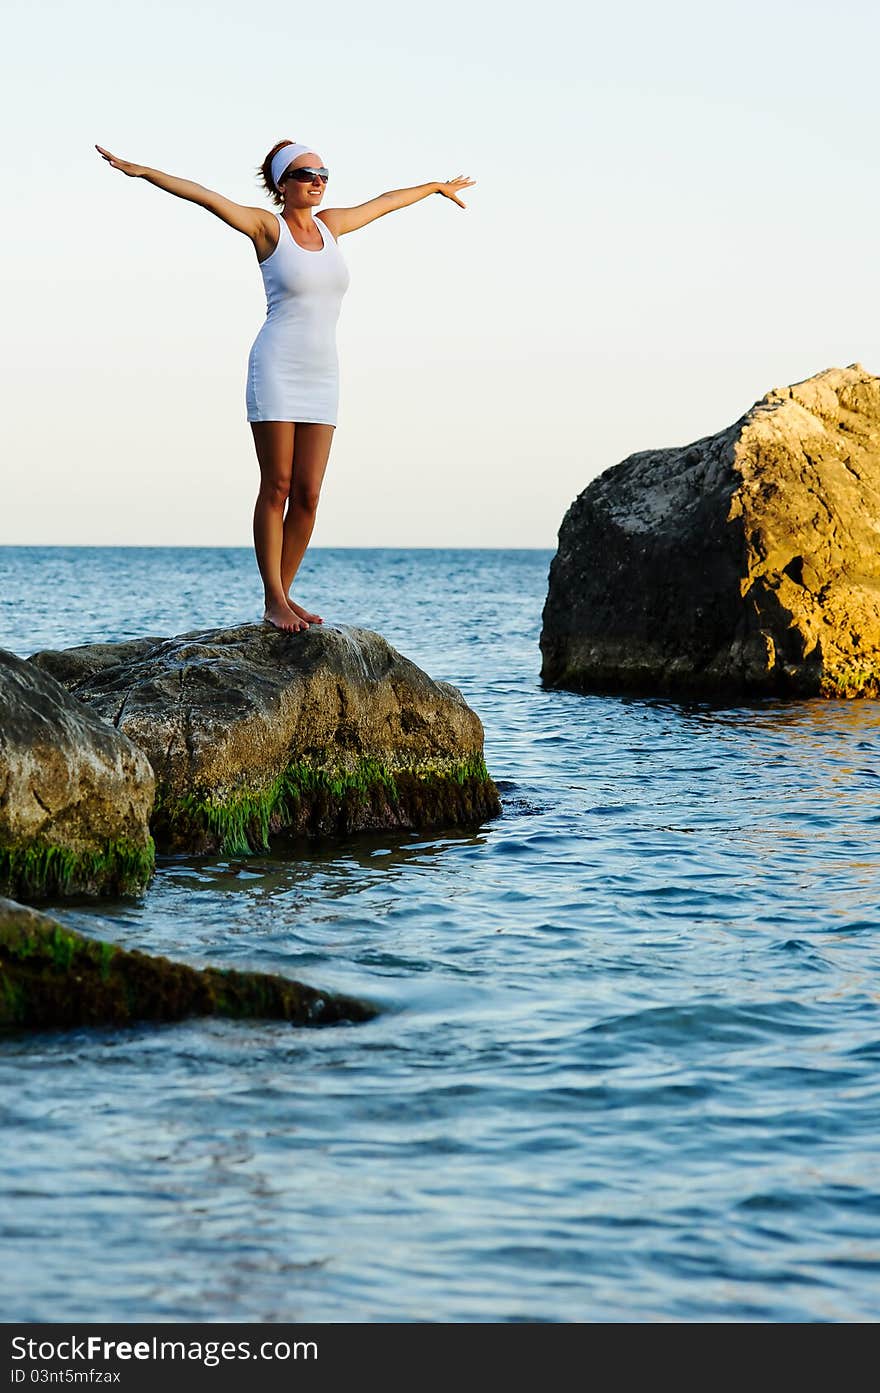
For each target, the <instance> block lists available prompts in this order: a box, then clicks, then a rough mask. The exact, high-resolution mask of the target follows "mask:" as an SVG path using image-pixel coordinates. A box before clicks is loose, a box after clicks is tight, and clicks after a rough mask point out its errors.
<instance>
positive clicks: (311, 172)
mask: <svg viewBox="0 0 880 1393" xmlns="http://www.w3.org/2000/svg"><path fill="white" fill-rule="evenodd" d="M284 177H285V179H295V180H296V182H297V183H298V184H313V183H314V182H315V180H316V179H320V181H321V183H322V184H326V182H327V180H328V179H329V178H330V171H329V169H323V168H322V169H289V170H288V171H287V173H286V174H285V176H284Z"/></svg>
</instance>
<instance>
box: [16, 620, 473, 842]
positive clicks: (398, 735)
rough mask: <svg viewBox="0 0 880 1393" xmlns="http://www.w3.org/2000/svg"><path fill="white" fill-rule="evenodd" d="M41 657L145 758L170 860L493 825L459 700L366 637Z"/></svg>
mask: <svg viewBox="0 0 880 1393" xmlns="http://www.w3.org/2000/svg"><path fill="white" fill-rule="evenodd" d="M92 647H93V645H86V646H85V647H81V648H77V649H71V650H65V651H60V652H58V651H54V652H42V653H35V654H34V655H33V656H32V657H31V658H30V660H29V661H30V662H31V663H33V664H35V665H36V666H38V667H41V668H43V669H44V670H46V671H51V672H52V673H53V674H54V675H55V676H56V677H57V678H58V679H59V680H60V681H62V682H64V683H65V684H66V685H67V686H68V687H69V688H70V690H71V691H72V692H73V694H74V695H75V696H76V697H77V698H78V699H79V700H80V701H83V702H86V703H87V704H88V705H89V706H91V707H92V709H93V710H95V711H96V712H97V713H98V714H100V715H101V716H103V717H104V718H105V719H107V720H109V721H112V722H114V723H115V724H116V725H117V726H118V728H119V729H120V730H122V731H124V733H125V734H126V735H127V736H128V737H129V738H130V739H131V740H132V741H134V743H135V744H137V745H139V746H140V748H141V749H142V750H143V751H144V752H145V754H146V755H147V756H148V758H149V759H150V762H151V764H152V766H153V769H154V771H155V774H156V781H157V793H156V802H155V808H154V811H153V817H152V832H153V836H154V837H155V839H156V842H157V845H158V847H159V848H160V850H163V851H190V852H197V853H198V852H208V851H214V850H222V851H223V852H225V853H228V854H245V853H247V851H249V850H262V849H265V848H266V846H267V845H268V838H269V837H270V835H272V834H273V833H276V832H280V831H290V832H294V833H307V834H331V835H335V834H341V833H342V834H344V833H350V832H356V831H363V830H367V829H377V830H378V829H382V828H420V829H428V828H440V827H455V826H461V827H475V826H479V825H480V823H482V822H485V821H486V820H487V819H489V818H491V817H495V816H497V815H498V813H499V812H500V801H499V798H498V791H497V789H496V787H495V785H494V783H493V782H492V780H491V778H490V776H489V773H488V770H487V769H486V765H485V762H484V759H483V727H482V725H481V723H480V721H479V718H478V717H477V716H476V714H475V713H474V712H473V711H472V710H471V709H470V707H469V706H468V705H467V704H466V702H465V700H464V698H463V696H462V695H461V693H460V692H459V691H458V690H457V689H456V688H455V687H452V686H450V685H449V683H446V682H435V681H433V680H432V679H431V678H430V677H428V675H427V674H426V673H424V672H422V671H421V670H420V669H419V668H418V667H416V666H415V664H414V663H411V662H409V660H408V659H406V658H404V657H402V656H401V654H399V653H397V652H396V651H395V650H394V649H393V648H392V647H391V646H390V645H389V644H388V643H387V642H386V641H385V639H384V638H382V637H381V635H379V634H375V633H372V632H370V631H368V630H363V629H353V628H344V627H331V626H330V625H322V626H317V625H314V626H312V628H310V629H309V630H307V631H305V632H304V633H301V634H293V635H291V634H283V633H281V632H280V631H278V630H276V629H274V628H272V627H271V626H269V625H257V624H245V625H241V626H239V627H238V628H233V629H215V630H209V631H206V632H197V633H191V634H183V635H181V636H179V637H177V638H173V639H165V640H157V639H150V640H142V641H139V642H138V644H137V646H135V645H133V644H131V643H128V644H124V645H123V644H119V645H112V644H102V645H94V647H95V648H99V649H100V651H99V652H97V653H95V654H92V653H91V652H90V650H91V648H92Z"/></svg>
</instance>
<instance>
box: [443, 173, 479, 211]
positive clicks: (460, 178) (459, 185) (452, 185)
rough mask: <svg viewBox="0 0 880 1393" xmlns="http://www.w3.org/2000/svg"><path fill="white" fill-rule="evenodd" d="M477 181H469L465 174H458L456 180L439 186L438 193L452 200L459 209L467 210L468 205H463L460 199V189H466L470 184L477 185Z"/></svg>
mask: <svg viewBox="0 0 880 1393" xmlns="http://www.w3.org/2000/svg"><path fill="white" fill-rule="evenodd" d="M476 182H477V181H476V179H468V178H467V176H466V175H464V174H457V175H456V176H455V178H454V179H450V180H449V181H448V182H447V183H445V184H438V185H437V193H442V194H443V196H444V197H445V198H451V199H452V201H453V203H457V204H458V206H459V208H466V207H467V204H466V203H462V201H461V199H460V198H459V197H458V190H459V189H466V188H467V187H468V186H469V185H470V184H475V183H476Z"/></svg>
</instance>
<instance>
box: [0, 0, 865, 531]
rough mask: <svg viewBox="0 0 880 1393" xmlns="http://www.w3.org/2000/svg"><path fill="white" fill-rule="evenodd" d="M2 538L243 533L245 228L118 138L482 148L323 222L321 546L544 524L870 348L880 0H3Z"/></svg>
mask: <svg viewBox="0 0 880 1393" xmlns="http://www.w3.org/2000/svg"><path fill="white" fill-rule="evenodd" d="M4 40H5V42H4V56H3V57H2V59H0V114H2V117H3V130H4V132H5V150H4V156H5V157H4V178H3V182H2V195H0V196H2V200H3V207H2V225H3V229H4V239H5V248H4V251H5V254H4V256H3V257H2V263H0V275H2V299H3V315H2V320H3V331H2V350H0V351H2V381H3V383H4V384H5V388H6V401H5V404H4V409H3V411H2V413H0V431H2V438H0V460H2V465H0V469H2V490H0V544H27V545H54V544H66V545H75V544H113V545H174V544H176V545H222V546H237V545H241V546H244V545H250V543H251V537H252V532H251V526H252V514H253V503H254V498H255V496H256V489H257V484H258V479H259V473H258V467H257V462H256V455H255V452H254V447H253V441H252V436H251V430H250V427H249V425H248V423H247V419H246V411H245V376H246V366H247V357H248V352H249V350H250V346H251V344H252V342H253V340H254V338H255V337H256V334H257V332H258V330H259V328H260V326H261V324H262V322H263V319H264V317H265V310H266V302H265V294H264V290H263V284H262V279H261V276H260V272H259V268H258V265H257V262H256V257H255V253H254V250H253V247H252V245H251V243H250V242H249V240H248V239H247V238H246V237H244V236H242V234H240V233H237V232H235V231H234V230H233V229H231V228H229V227H227V226H226V225H225V224H223V223H222V222H221V221H219V220H218V219H217V218H216V217H214V216H213V215H212V214H211V213H209V212H207V211H206V210H205V209H203V208H199V207H197V206H196V205H193V204H189V203H186V202H184V201H182V200H180V199H177V198H174V197H172V196H170V195H168V194H167V193H164V192H162V191H161V190H159V189H157V188H155V187H154V186H152V185H150V184H148V183H146V182H145V181H143V180H135V179H127V178H125V176H124V175H123V174H121V173H119V172H118V171H116V170H114V169H112V168H111V166H110V165H108V164H107V163H106V162H105V161H104V160H102V159H101V157H100V155H99V154H98V152H97V151H96V150H95V148H94V147H95V144H96V143H97V144H99V145H102V146H104V147H105V148H106V149H109V150H110V151H112V152H113V153H114V154H116V155H118V156H120V157H121V158H123V159H127V160H132V161H134V162H136V163H139V164H144V165H148V166H150V167H152V168H157V169H162V170H165V171H167V172H170V173H172V174H176V175H179V176H181V177H184V178H187V179H194V180H196V181H197V182H199V183H201V184H204V185H206V186H207V187H209V188H212V189H216V190H218V191H219V192H221V193H223V194H225V195H226V196H227V197H229V198H232V199H234V200H236V201H237V202H240V203H245V204H249V205H259V204H262V205H263V206H266V207H268V206H270V204H269V200H268V198H267V196H266V195H265V194H264V193H262V192H261V190H260V188H259V186H258V184H257V182H256V178H255V170H256V168H257V166H258V165H259V164H260V163H261V162H262V160H263V158H264V157H265V155H266V153H267V151H268V150H269V149H270V148H271V147H272V145H273V144H275V142H276V141H278V140H281V139H285V138H286V139H291V140H295V141H299V142H302V143H306V144H310V145H311V146H312V148H313V149H315V150H316V152H317V153H319V154H320V155H321V157H322V158H323V160H324V162H325V164H327V165H328V167H329V168H330V170H331V180H330V183H329V185H328V189H327V193H326V195H325V198H324V200H323V206H325V207H334V206H349V205H352V204H356V203H361V202H363V201H365V200H366V199H368V198H371V197H373V196H374V195H376V194H379V193H382V192H384V191H386V190H389V189H395V188H404V187H409V186H412V185H416V184H422V183H426V182H428V181H431V180H436V179H449V178H452V177H453V176H455V175H457V174H465V175H468V176H469V177H471V178H472V179H474V180H475V181H476V183H475V184H474V186H473V187H471V188H469V189H466V190H465V191H464V193H463V195H462V197H463V199H464V202H465V203H466V204H467V207H466V209H461V208H459V207H457V206H456V204H454V203H453V202H451V201H450V200H448V199H445V198H439V197H428V198H426V199H423V200H421V201H419V202H417V203H415V204H414V205H412V206H410V207H408V208H404V209H401V210H398V211H396V212H394V213H391V214H389V215H387V216H385V217H383V218H380V219H378V220H376V221H375V222H373V223H371V224H370V225H369V226H367V227H365V228H361V229H359V230H358V231H356V232H353V233H350V234H347V235H346V236H344V237H342V238H341V239H340V244H339V245H340V250H341V251H342V254H343V256H344V258H345V260H346V262H347V264H348V267H349V271H350V274H351V283H350V288H349V290H348V292H347V294H346V296H345V298H344V300H343V304H342V312H341V315H340V320H339V326H338V331H337V341H338V349H339V359H340V410H339V421H338V425H337V429H336V431H335V434H334V441H333V447H332V450H331V455H330V463H329V467H328V471H327V477H326V480H325V484H324V489H323V493H322V498H321V503H320V507H319V511H318V521H317V526H316V529H315V533H314V537H313V545H318V546H321V545H323V546H363V547H367V546H521V547H554V546H555V544H556V535H557V531H558V528H559V525H560V522H561V520H562V517H563V514H564V513H565V510H566V508H567V507H568V505H569V503H570V502H571V501H572V499H573V498H574V497H575V496H576V495H577V494H578V493H579V492H580V490H581V489H583V488H584V487H585V486H586V484H587V483H589V481H590V480H591V479H592V478H594V477H595V476H596V475H597V474H598V473H600V472H601V471H602V470H603V469H606V468H608V467H609V466H610V465H613V464H615V463H617V462H618V461H619V460H620V459H623V458H624V457H625V456H626V455H628V454H630V453H631V452H633V451H635V450H641V449H649V448H654V447H659V446H666V445H678V444H685V443H687V442H689V441H691V440H695V439H698V438H699V437H701V436H703V435H706V434H710V433H713V432H715V431H717V430H720V429H722V428H723V427H725V426H727V425H728V424H730V422H732V421H733V420H735V419H737V418H738V417H739V416H740V415H742V414H743V412H744V411H746V410H747V409H748V408H749V406H750V405H751V404H752V403H753V402H754V401H756V400H758V399H759V398H761V397H762V396H763V395H764V394H765V393H766V392H767V391H769V390H770V389H771V388H773V387H777V386H782V385H784V384H786V383H790V382H796V381H799V380H802V379H803V378H805V377H808V376H810V375H811V374H813V373H815V372H819V371H821V370H822V369H824V368H828V367H831V366H845V365H846V364H848V363H852V362H861V363H863V364H864V366H865V367H867V368H868V369H869V370H871V371H873V372H880V257H878V255H877V245H878V236H880V167H878V160H877V131H878V128H880V84H878V82H877V79H876V55H877V53H878V51H880V7H878V6H877V5H876V4H875V3H874V0H870V2H869V0H841V3H839V4H838V5H837V6H836V7H834V8H833V9H830V8H829V7H828V6H827V5H824V4H823V5H820V4H817V3H813V0H797V3H789V2H788V0H761V3H757V0H741V2H740V3H738V4H736V5H723V6H722V5H718V4H713V3H706V0H701V2H700V3H690V2H689V0H668V3H666V4H664V5H663V6H658V5H656V4H655V3H649V0H635V2H634V3H630V4H626V3H618V4H617V5H616V6H610V5H608V4H607V3H601V4H598V3H593V0H565V3H561V2H560V0H546V2H545V3H543V4H542V5H540V6H535V5H533V4H532V5H529V6H526V5H524V4H521V3H517V0H504V3H484V2H483V0H468V2H467V3H462V0H446V3H444V5H443V6H442V7H430V8H428V7H424V6H413V5H411V4H410V3H408V2H407V3H403V0H400V3H398V2H397V0H394V2H393V3H389V0H373V3H371V4H370V5H368V6H364V5H362V4H360V3H358V4H355V3H353V0H335V3H334V4H332V5H327V6H318V5H315V6H295V5H291V4H289V3H288V4H284V5H282V4H280V3H278V0H263V3H262V4H261V5H260V6H259V7H254V6H244V5H242V4H240V3H236V4H233V3H230V0H215V3H211V4H210V5H209V4H204V5H195V4H192V3H187V2H186V0H182V3H181V0H174V3H173V4H171V3H169V2H168V0H151V3H150V5H149V6H146V5H144V6H141V5H139V4H127V5H124V6H118V5H117V4H116V3H113V4H110V3H93V0H75V2H73V0H71V2H69V3H68V0H65V3H53V0H44V3H41V4H40V5H39V6H33V5H31V4H30V3H29V0H28V3H27V4H25V3H22V0H12V4H11V6H9V5H8V6H7V10H6V19H5V24H4Z"/></svg>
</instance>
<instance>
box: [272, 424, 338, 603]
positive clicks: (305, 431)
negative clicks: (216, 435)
mask: <svg viewBox="0 0 880 1393" xmlns="http://www.w3.org/2000/svg"><path fill="white" fill-rule="evenodd" d="M334 430H335V427H334V426H328V425H318V424H315V423H314V422H312V421H298V422H297V425H296V438H295V440H294V446H293V470H292V474H291V480H290V503H289V504H288V508H287V517H286V518H285V519H284V541H283V544H282V548H281V584H282V587H283V589H284V594H285V595H286V596H287V603H288V604H289V606H290V608H291V609H292V610H293V611H294V613H295V614H298V615H299V616H300V618H302V619H306V620H308V621H309V622H310V623H313V624H320V623H321V622H322V621H321V616H320V615H319V614H310V613H309V611H308V610H307V609H303V608H302V607H301V606H300V605H297V604H294V602H293V600H291V599H290V596H289V594H288V592H289V590H290V587H291V585H292V584H293V579H294V576H295V575H296V573H297V571H298V570H299V567H300V562H301V561H302V559H303V557H304V556H305V552H306V547H307V546H308V544H309V538H310V537H311V535H312V529H313V528H314V526H315V514H316V512H317V510H318V499H319V498H320V496H321V485H322V483H323V482H324V474H325V472H326V469H327V461H328V459H329V458H330V446H331V445H332V444H333V431H334Z"/></svg>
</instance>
